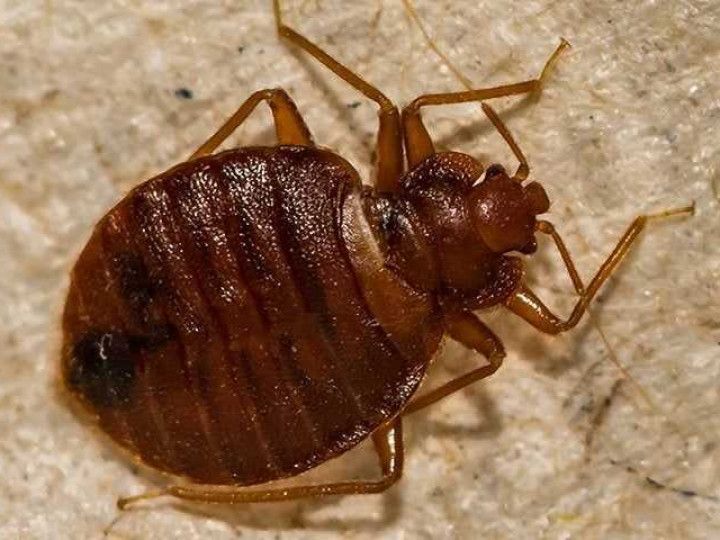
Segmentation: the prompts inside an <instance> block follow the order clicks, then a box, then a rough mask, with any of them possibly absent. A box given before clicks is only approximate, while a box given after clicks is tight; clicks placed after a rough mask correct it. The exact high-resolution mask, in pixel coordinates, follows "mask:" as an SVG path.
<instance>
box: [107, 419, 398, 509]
mask: <svg viewBox="0 0 720 540" xmlns="http://www.w3.org/2000/svg"><path fill="white" fill-rule="evenodd" d="M372 440H373V444H374V445H375V450H376V452H377V454H378V460H379V462H380V469H381V470H382V477H381V478H380V479H379V480H356V481H350V482H337V483H332V484H317V485H307V486H289V487H285V488H282V487H279V488H274V489H251V488H250V489H249V488H242V487H231V486H203V485H186V486H180V485H178V486H169V487H167V488H165V489H163V490H159V491H151V492H148V493H145V494H142V495H137V496H134V497H124V498H122V499H119V500H118V503H117V504H118V508H120V510H124V509H126V508H127V507H128V506H129V505H131V504H134V503H136V502H139V501H143V500H148V499H154V498H157V497H164V496H172V497H177V498H179V499H186V500H189V501H195V502H205V503H224V504H241V503H253V502H274V501H289V500H292V499H300V498H304V497H324V496H328V495H358V494H370V493H381V492H383V491H385V490H386V489H388V488H389V487H390V486H392V485H393V484H394V483H395V482H397V481H398V480H399V479H400V477H401V476H402V469H403V461H404V449H403V437H402V421H401V420H400V418H396V419H395V420H393V421H392V423H390V424H388V425H386V426H384V427H381V428H379V429H378V430H377V431H376V432H375V433H374V434H373V435H372Z"/></svg>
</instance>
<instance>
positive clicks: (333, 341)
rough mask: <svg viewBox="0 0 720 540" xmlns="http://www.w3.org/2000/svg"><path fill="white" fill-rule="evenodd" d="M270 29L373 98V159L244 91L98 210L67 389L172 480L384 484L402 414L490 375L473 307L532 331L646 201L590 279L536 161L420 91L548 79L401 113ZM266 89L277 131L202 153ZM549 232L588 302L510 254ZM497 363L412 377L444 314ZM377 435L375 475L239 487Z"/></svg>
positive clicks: (360, 487)
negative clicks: (465, 140) (489, 155)
mask: <svg viewBox="0 0 720 540" xmlns="http://www.w3.org/2000/svg"><path fill="white" fill-rule="evenodd" d="M274 9H275V16H276V21H277V28H278V31H279V33H280V35H281V36H282V37H284V38H286V39H287V40H289V41H290V42H292V43H294V44H296V45H298V46H299V47H301V48H303V49H304V50H305V51H307V52H308V53H309V54H310V55H312V56H313V57H315V58H316V59H317V60H319V61H320V62H322V63H323V64H324V65H325V66H327V67H328V68H329V69H330V70H331V71H333V72H334V73H335V74H336V75H338V76H339V77H341V78H342V79H343V80H345V81H346V82H348V83H349V84H350V85H352V86H353V87H354V88H356V89H357V90H359V91H360V92H362V93H363V94H365V96H367V97H368V98H370V99H371V100H373V101H375V102H376V103H377V105H378V106H379V111H380V113H379V118H380V129H379V136H378V145H377V154H378V165H377V179H376V183H375V186H374V188H369V187H363V186H362V183H361V182H360V179H359V177H358V175H357V173H356V172H355V170H354V169H353V168H352V167H351V165H350V164H349V163H347V162H346V161H345V160H343V159H342V158H341V157H339V156H337V155H335V154H333V153H331V152H329V151H327V150H321V149H318V148H317V147H316V146H315V145H314V143H313V141H312V138H311V137H310V133H309V131H308V129H307V127H306V126H305V123H304V121H303V119H302V118H301V116H300V114H299V113H298V111H297V109H296V108H295V105H294V104H293V102H292V101H291V100H290V98H289V97H288V95H287V94H286V93H285V92H284V91H282V90H263V91H260V92H257V93H255V94H253V95H252V96H251V97H250V98H249V99H248V100H247V101H246V102H245V103H244V104H243V105H242V106H241V107H240V108H239V110H238V111H237V112H236V113H235V114H234V115H233V116H232V117H231V118H230V119H229V120H228V121H227V122H226V123H225V124H224V125H223V126H222V127H221V128H220V130H219V131H218V132H217V133H216V134H215V135H213V136H212V137H210V139H209V140H208V141H207V142H206V143H205V144H203V145H202V146H201V147H200V148H199V149H198V150H197V151H196V152H195V153H194V154H193V155H192V156H191V158H190V159H189V160H188V161H187V162H184V163H182V164H180V165H178V166H176V167H174V168H172V169H170V170H169V171H167V172H165V173H163V174H161V175H159V176H157V177H155V178H153V179H151V180H148V181H147V182H145V183H143V184H141V185H139V186H138V187H137V188H135V189H134V190H133V191H132V192H130V193H129V194H128V195H127V196H126V197H125V198H124V199H123V200H122V201H120V202H119V203H118V204H117V205H116V206H115V207H114V208H113V209H112V210H110V211H109V212H108V213H107V214H106V215H105V217H103V218H102V220H100V222H99V223H98V225H97V226H96V227H95V230H94V233H93V235H92V237H91V238H90V240H89V241H88V243H87V245H86V247H85V249H84V250H83V252H82V254H81V255H80V257H79V259H78V261H77V263H76V265H75V267H74V269H73V273H72V282H71V286H70V291H69V293H68V299H67V303H66V306H65V311H64V316H63V330H64V345H63V360H62V374H63V382H64V385H65V387H66V388H67V389H68V391H69V392H70V394H71V395H72V396H73V397H74V398H75V399H76V400H77V402H79V403H80V404H81V405H82V406H83V407H84V409H85V410H86V411H88V412H90V413H91V414H92V415H93V416H94V417H95V418H96V420H97V422H98V424H99V426H100V427H101V428H102V429H103V430H104V431H105V432H106V433H107V434H108V435H109V436H110V437H111V438H112V439H113V440H114V441H115V442H117V443H118V444H119V445H120V446H122V447H123V448H125V449H126V450H128V451H129V452H130V453H131V454H132V455H133V456H135V457H136V458H137V459H139V460H140V461H142V462H143V463H145V464H147V465H150V466H152V467H154V468H156V469H158V470H160V471H162V472H165V473H168V474H171V475H174V476H176V477H183V478H185V479H187V480H190V482H189V483H187V482H186V483H184V484H183V483H181V484H179V485H172V486H169V487H166V488H164V489H162V490H161V491H156V492H150V493H147V494H144V495H140V496H137V497H129V498H124V499H121V500H120V501H119V505H120V507H121V508H123V507H125V506H126V505H127V504H129V503H131V502H133V501H137V500H140V499H147V498H151V497H155V496H159V495H172V496H175V497H180V498H183V499H189V500H194V501H206V502H227V503H241V502H257V501H276V500H287V499H293V498H298V497H306V496H321V495H332V494H343V493H346V494H347V493H376V492H380V491H383V490H385V489H387V488H388V487H389V486H390V485H392V484H393V483H394V482H395V481H396V480H397V479H398V478H399V477H400V475H401V472H402V465H403V447H402V433H401V425H402V418H403V417H404V416H406V415H407V414H410V413H412V412H414V411H417V410H419V409H422V408H424V407H427V406H428V405H430V404H432V403H434V402H436V401H438V400H439V399H441V398H443V397H445V396H447V395H448V394H451V393H453V392H456V391H457V390H459V389H461V388H463V387H465V386H467V385H468V384H471V383H473V382H475V381H477V380H480V379H483V378H485V377H487V376H489V375H491V374H492V373H494V372H495V371H496V370H497V369H498V368H499V367H500V365H501V362H502V359H503V357H504V356H505V353H504V350H503V345H502V343H501V342H500V340H499V339H498V338H497V337H496V336H495V334H493V332H492V331H491V330H490V329H489V328H487V327H486V326H485V325H484V324H483V323H482V322H481V321H480V319H479V318H478V317H477V316H476V315H475V314H474V313H473V312H474V311H476V310H480V309H483V308H488V307H491V306H495V305H502V306H504V307H506V308H507V309H508V310H510V311H512V312H513V313H515V314H516V315H518V316H520V317H522V318H523V319H525V320H526V321H527V322H529V323H530V324H532V325H533V326H535V327H537V328H538V329H540V330H541V331H543V332H547V333H552V334H554V333H558V332H562V331H565V330H568V329H569V328H572V327H573V326H575V325H576V324H577V322H578V321H579V320H580V318H581V316H582V315H583V313H584V311H585V310H586V308H587V306H588V304H589V302H590V301H591V299H592V298H593V296H594V295H595V293H596V292H597V291H598V289H599V288H600V286H601V285H602V283H603V282H604V281H605V280H606V279H607V278H608V277H609V276H610V274H611V273H612V272H613V270H614V269H615V268H616V267H617V265H618V264H619V263H620V261H621V259H622V258H623V256H624V255H625V254H626V253H627V251H628V249H630V246H631V244H632V243H633V241H634V240H635V239H636V238H637V236H638V234H639V233H640V231H641V230H642V229H643V227H644V226H645V224H646V223H647V221H648V220H649V219H651V218H654V217H661V216H669V215H675V214H683V213H688V212H689V211H690V209H688V208H685V209H681V210H677V211H671V212H664V213H662V214H657V215H654V216H641V217H638V218H637V219H636V220H635V221H634V222H633V223H632V225H631V226H630V228H629V229H628V230H627V232H626V233H625V235H624V236H623V237H622V239H621V240H620V242H619V243H618V245H617V246H616V247H615V249H614V251H613V252H612V254H611V255H610V257H608V259H607V260H606V261H605V262H604V263H603V265H602V266H601V267H600V269H599V271H598V272H597V274H596V275H595V277H594V278H593V279H592V281H591V282H590V284H589V285H588V286H587V287H586V286H585V285H584V284H583V282H582V280H581V279H580V277H579V275H578V273H577V271H576V270H575V267H574V266H573V262H572V260H571V258H570V256H569V254H568V252H567V249H566V248H565V246H564V244H563V242H562V240H561V239H560V237H559V236H558V234H557V233H556V231H555V229H554V228H553V226H552V225H551V224H550V223H549V222H547V221H545V220H541V219H538V218H537V216H538V215H541V214H543V213H545V212H546V211H547V210H548V208H549V201H548V197H547V195H546V194H545V191H544V190H543V188H542V187H541V186H540V184H538V183H536V182H530V183H527V184H525V182H526V180H527V177H528V175H529V167H528V165H527V161H526V160H525V157H524V156H523V154H522V152H521V151H520V149H519V147H518V145H517V144H516V143H515V141H514V140H513V138H512V136H511V135H510V133H509V131H508V130H507V128H506V127H505V125H504V124H503V122H502V121H501V120H500V118H499V117H498V116H497V114H496V113H495V112H494V111H493V109H491V108H490V107H489V106H488V105H487V104H485V103H482V107H483V110H484V111H485V113H486V115H487V116H488V118H489V119H490V121H491V122H492V123H493V125H494V126H495V127H496V128H497V130H498V131H499V133H500V134H501V135H502V137H503V138H504V139H505V141H507V143H508V144H509V146H510V147H511V149H512V150H513V152H514V154H515V156H516V157H517V158H518V160H519V161H520V166H519V168H518V169H517V171H516V172H515V173H514V174H508V173H507V172H506V171H505V169H503V167H501V166H500V165H492V166H490V167H489V168H488V169H487V170H484V168H483V166H482V165H481V164H480V163H479V162H478V161H477V160H475V159H473V158H472V157H470V156H468V155H464V154H459V153H451V152H447V153H436V152H435V149H434V147H433V143H432V141H431V139H430V136H429V135H428V132H427V131H426V129H425V127H424V125H423V122H422V118H421V109H422V107H425V106H430V105H441V104H451V103H460V102H468V101H480V102H482V101H483V100H487V99H490V98H495V97H501V96H509V95H516V94H524V93H529V92H536V91H539V90H540V88H541V85H542V82H543V78H544V75H545V74H546V73H547V72H548V70H549V68H550V67H551V66H552V64H553V62H554V61H555V59H556V58H557V56H558V55H559V54H560V52H561V51H562V50H563V49H564V48H565V47H567V43H566V42H565V41H563V42H562V43H561V45H560V46H559V47H558V48H557V50H556V51H555V52H554V54H553V55H552V56H551V57H550V59H549V60H548V62H547V64H546V66H545V69H544V70H543V73H542V75H541V76H540V77H539V78H537V79H533V80H528V81H525V82H520V83H516V84H510V85H504V86H499V87H495V88H488V89H480V90H472V91H466V92H457V93H448V94H434V95H425V96H422V97H419V98H417V99H416V100H415V101H413V102H412V103H411V104H410V105H409V106H407V107H406V108H405V109H404V110H403V112H402V115H401V114H400V113H399V112H398V109H397V108H396V107H395V105H394V104H393V103H392V102H391V101H390V100H389V99H388V98H387V97H386V96H385V95H383V94H382V93H381V92H380V91H379V90H377V89H376V88H374V87H372V86H371V85H369V84H368V83H367V82H365V81H364V80H363V79H361V78H360V77H358V76H357V75H355V74H354V73H352V72H351V71H350V70H349V69H347V68H346V67H344V66H343V65H342V64H340V63H339V62H337V61H336V60H334V59H333V58H331V57H330V56H329V55H328V54H327V53H325V52H324V51H322V50H321V49H319V48H318V47H317V46H316V45H314V44H313V43H311V42H310V41H308V40H307V39H306V38H304V37H303V36H301V35H300V34H298V33H297V32H295V31H294V30H292V29H291V28H289V27H287V26H285V25H284V24H283V23H282V20H281V16H280V7H279V3H278V1H277V0H275V1H274ZM261 102H267V103H268V104H269V105H270V108H271V110H272V113H273V115H274V119H275V126H276V130H277V136H278V139H279V145H278V146H274V147H251V148H237V149H233V150H228V151H225V152H221V153H218V154H214V155H213V154H212V153H213V151H215V149H216V148H217V147H218V145H220V144H221V143H222V142H223V141H224V140H225V139H226V138H227V136H228V135H229V134H230V133H232V132H233V131H234V130H235V129H236V128H237V127H238V126H239V125H240V124H241V123H242V122H243V121H244V120H245V118H246V117H247V116H248V115H249V114H250V113H251V112H252V111H253V109H254V108H255V107H256V106H257V105H258V104H259V103H261ZM538 232H539V233H542V234H547V235H550V236H551V237H552V239H553V240H554V241H555V244H556V245H557V247H558V249H559V251H560V254H561V256H562V258H563V260H564V262H565V265H566V267H567V270H568V272H569V274H570V277H571V278H572V281H573V283H574V285H575V289H576V291H577V294H578V295H579V300H578V302H577V304H576V306H575V309H574V310H573V312H572V314H571V315H570V317H569V318H567V319H563V318H560V317H557V316H556V315H554V314H553V313H552V312H551V311H550V310H549V309H548V308H547V307H546V306H545V305H544V304H543V303H542V302H541V301H540V300H539V299H538V298H537V296H536V295H535V294H534V293H533V292H532V291H531V290H530V288H529V287H528V286H527V285H526V284H525V283H524V281H523V262H522V259H521V258H520V256H519V254H526V255H530V254H532V253H533V252H534V251H535V250H536V247H537V245H536V240H535V235H536V233H538ZM445 333H446V334H448V335H449V336H450V337H451V338H453V339H455V340H457V341H459V342H460V343H462V344H464V345H466V346H467V347H469V348H471V349H474V350H476V351H477V352H479V353H480V354H481V355H483V356H484V357H485V358H486V359H487V361H488V362H487V364H485V365H482V366H480V367H477V368H475V369H473V370H471V371H469V372H468V373H467V374H465V375H463V376H462V377H459V378H457V379H455V380H452V381H450V382H448V383H447V384H444V385H442V386H440V387H439V388H435V389H432V390H429V391H426V392H424V393H422V394H421V395H420V396H416V397H414V394H415V391H416V390H417V389H418V387H419V386H420V383H421V381H422V379H423V376H424V374H425V371H426V368H427V366H428V365H429V364H430V361H431V359H432V357H433V354H434V353H435V352H436V350H437V348H438V344H439V342H440V339H441V338H442V336H443V334H445ZM367 437H372V440H373V442H374V444H375V448H376V450H377V453H378V456H379V459H380V465H381V469H382V477H381V478H380V479H379V480H371V481H351V482H340V483H331V484H323V485H306V486H292V487H284V488H283V487H272V488H267V487H266V488H262V487H260V488H248V487H247V486H251V485H258V484H263V483H266V482H270V481H275V480H279V479H283V478H287V477H290V476H295V475H297V474H299V473H302V472H303V471H306V470H308V469H310V468H312V467H315V466H316V465H319V464H320V463H323V462H324V461H326V460H328V459H330V458H333V457H336V456H338V455H340V454H341V453H343V452H345V451H347V450H349V449H351V448H353V447H354V446H356V445H357V444H358V443H359V442H360V441H361V440H363V439H365V438H367Z"/></svg>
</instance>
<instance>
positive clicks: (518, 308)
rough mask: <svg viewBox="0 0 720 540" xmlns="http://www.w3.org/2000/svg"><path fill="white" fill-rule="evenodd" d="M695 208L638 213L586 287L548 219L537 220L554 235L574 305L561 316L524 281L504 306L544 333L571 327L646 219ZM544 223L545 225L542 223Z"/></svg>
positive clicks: (682, 213)
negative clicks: (574, 297)
mask: <svg viewBox="0 0 720 540" xmlns="http://www.w3.org/2000/svg"><path fill="white" fill-rule="evenodd" d="M694 209H695V207H694V205H693V206H688V207H685V208H678V209H675V210H668V211H665V212H660V213H658V214H651V215H645V216H638V217H637V218H635V220H634V221H633V222H632V224H631V225H630V227H628V229H627V231H625V234H624V235H623V236H622V237H621V238H620V240H619V241H618V243H617V245H616V246H615V249H614V250H613V251H612V253H611V254H610V256H609V257H608V258H607V259H605V261H604V262H603V263H602V265H600V269H599V270H598V271H597V273H596V274H595V277H594V278H593V279H592V281H591V282H590V284H589V285H588V286H587V288H584V287H583V284H582V281H581V280H580V276H579V275H578V273H577V270H575V265H574V264H573V262H572V259H571V258H570V254H569V253H568V252H567V249H566V248H565V245H564V244H563V243H562V240H560V237H559V235H557V233H554V234H553V232H551V231H554V229H549V228H548V227H547V225H549V224H548V223H547V222H540V223H539V227H538V230H540V231H542V232H547V233H548V234H551V235H552V236H553V239H554V240H555V242H556V244H557V246H558V249H559V251H560V254H561V255H562V257H563V260H564V261H565V265H566V267H567V269H568V273H569V274H570V276H571V278H572V280H573V284H574V285H575V289H576V290H577V292H578V294H579V295H580V299H579V300H578V301H577V303H576V304H575V308H574V309H573V310H572V313H571V314H570V316H569V317H568V318H567V319H564V320H563V319H560V318H559V317H558V316H557V315H555V314H554V313H553V312H552V311H550V309H549V308H548V307H547V306H546V305H545V304H544V303H543V302H542V301H541V300H540V299H539V298H538V297H537V296H536V295H535V293H533V291H532V290H531V289H530V288H528V287H527V285H522V286H521V287H520V289H518V291H517V292H516V293H515V294H514V295H513V296H511V297H510V298H509V299H508V300H507V301H506V302H505V305H506V307H507V308H508V309H510V311H512V312H513V313H515V314H516V315H518V316H520V317H522V318H523V319H525V320H526V321H527V322H529V323H530V324H532V325H533V326H534V327H536V328H537V329H538V330H540V331H541V332H545V333H547V334H558V333H560V332H565V331H566V330H569V329H571V328H573V327H574V326H575V325H577V323H578V322H579V321H580V319H581V318H582V316H583V314H584V313H585V311H586V310H587V308H588V306H589V305H590V302H591V301H592V299H593V298H594V297H595V294H596V293H597V292H598V290H599V289H600V287H601V286H602V284H603V283H605V281H606V280H607V279H608V278H609V277H610V276H611V275H612V273H613V272H614V271H615V270H616V269H617V267H618V266H619V265H620V263H621V262H622V260H623V259H624V258H625V255H627V253H628V252H629V251H630V248H631V247H632V246H633V244H634V243H635V241H636V240H637V238H638V236H639V235H640V233H641V232H642V231H643V229H645V227H646V226H647V223H648V222H649V221H651V220H655V219H662V218H668V217H672V216H682V215H691V214H692V213H693V212H694ZM543 223H544V224H545V225H541V224H543ZM543 229H546V230H543Z"/></svg>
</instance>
